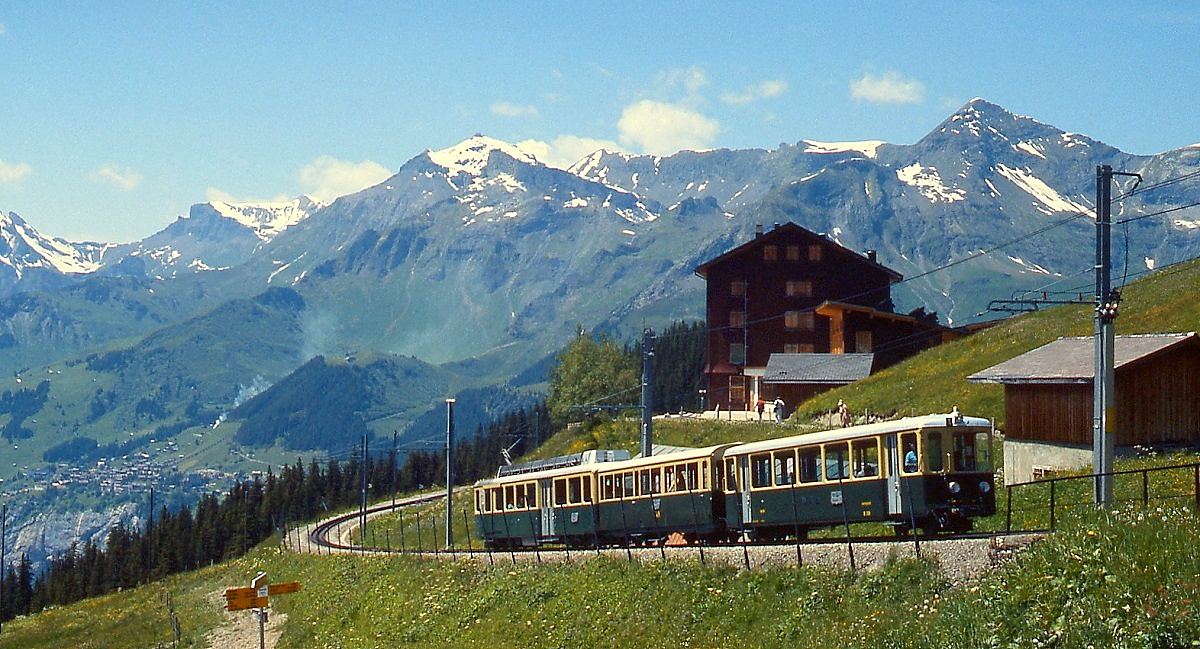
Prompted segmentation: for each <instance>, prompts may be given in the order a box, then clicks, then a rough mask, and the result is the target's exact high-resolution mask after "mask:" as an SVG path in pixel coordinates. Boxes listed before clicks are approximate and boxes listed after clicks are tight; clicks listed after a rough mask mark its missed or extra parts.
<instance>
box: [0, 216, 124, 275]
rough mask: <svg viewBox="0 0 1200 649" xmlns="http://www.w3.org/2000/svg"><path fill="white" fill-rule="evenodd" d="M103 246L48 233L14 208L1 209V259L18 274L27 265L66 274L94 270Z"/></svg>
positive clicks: (1, 261)
mask: <svg viewBox="0 0 1200 649" xmlns="http://www.w3.org/2000/svg"><path fill="white" fill-rule="evenodd" d="M104 247H105V246H103V245H101V244H96V243H72V242H70V241H67V240H66V239H60V238H57V237H47V236H45V235H43V234H42V233H40V232H38V231H37V230H35V229H34V228H33V227H31V226H30V225H29V224H27V223H26V222H25V220H24V219H22V218H21V217H20V216H18V215H17V214H16V213H15V212H9V213H8V214H7V215H6V214H4V213H3V212H0V263H2V264H4V265H6V266H9V267H11V268H12V270H13V271H14V272H15V273H16V275H17V277H18V278H20V277H21V276H22V275H23V274H24V272H25V271H26V270H27V269H29V268H48V269H53V270H56V271H58V272H60V273H63V274H68V275H78V274H82V273H91V272H94V271H95V270H96V269H98V268H99V267H100V263H99V259H100V253H101V252H102V251H103V249H104Z"/></svg>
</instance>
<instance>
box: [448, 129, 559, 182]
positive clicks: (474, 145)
mask: <svg viewBox="0 0 1200 649" xmlns="http://www.w3.org/2000/svg"><path fill="white" fill-rule="evenodd" d="M492 151H499V152H500V153H503V154H504V155H507V156H508V157H510V158H512V159H514V160H517V161H519V162H524V163H527V164H531V165H540V164H541V163H540V162H538V160H537V158H535V157H533V156H532V155H530V154H529V153H526V152H525V151H522V150H521V149H518V148H517V147H515V146H513V145H512V144H509V143H508V142H503V141H501V140H497V139H495V138H490V137H487V136H484V135H476V136H474V137H470V138H467V139H465V140H463V141H462V142H459V143H458V144H455V145H454V146H452V147H449V148H447V149H442V150H441V151H426V152H425V155H427V156H429V160H430V161H432V162H433V163H434V164H436V165H438V166H440V167H445V168H446V175H447V176H448V177H450V178H453V177H454V176H457V175H459V174H464V173H465V174H467V175H470V176H478V175H481V174H482V173H483V169H484V167H486V166H487V164H488V159H489V158H490V157H491V155H492Z"/></svg>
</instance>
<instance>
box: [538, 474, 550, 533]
mask: <svg viewBox="0 0 1200 649" xmlns="http://www.w3.org/2000/svg"><path fill="white" fill-rule="evenodd" d="M538 488H540V489H541V490H542V493H541V500H540V502H541V505H542V507H541V509H542V538H544V539H545V538H550V537H552V536H554V481H553V480H549V479H547V480H539V481H538Z"/></svg>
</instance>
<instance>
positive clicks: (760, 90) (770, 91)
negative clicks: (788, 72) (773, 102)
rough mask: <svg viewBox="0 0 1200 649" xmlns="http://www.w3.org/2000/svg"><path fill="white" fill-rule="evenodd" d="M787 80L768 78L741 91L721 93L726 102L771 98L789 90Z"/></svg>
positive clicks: (737, 102) (745, 102) (742, 102)
mask: <svg viewBox="0 0 1200 649" xmlns="http://www.w3.org/2000/svg"><path fill="white" fill-rule="evenodd" d="M787 87H788V84H787V81H784V80H783V79H768V80H766V81H763V82H761V83H756V84H753V85H750V86H746V89H745V90H742V91H741V92H726V93H723V94H722V95H721V101H722V102H724V103H726V104H748V103H750V102H752V101H758V100H759V99H771V98H772V97H778V96H779V95H782V94H783V93H785V92H787Z"/></svg>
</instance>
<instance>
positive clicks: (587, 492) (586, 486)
mask: <svg viewBox="0 0 1200 649" xmlns="http://www.w3.org/2000/svg"><path fill="white" fill-rule="evenodd" d="M583 502H585V503H590V502H592V476H590V475H589V476H584V477H583Z"/></svg>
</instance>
